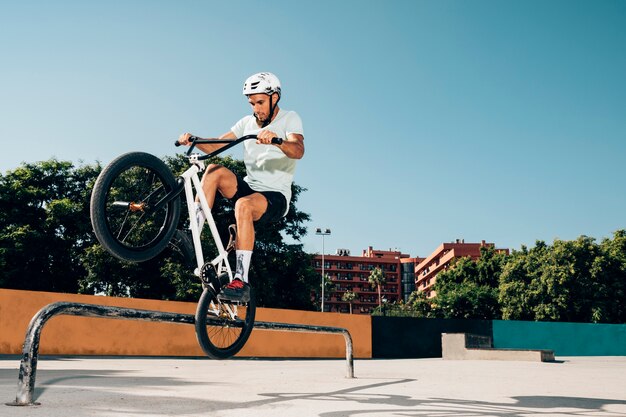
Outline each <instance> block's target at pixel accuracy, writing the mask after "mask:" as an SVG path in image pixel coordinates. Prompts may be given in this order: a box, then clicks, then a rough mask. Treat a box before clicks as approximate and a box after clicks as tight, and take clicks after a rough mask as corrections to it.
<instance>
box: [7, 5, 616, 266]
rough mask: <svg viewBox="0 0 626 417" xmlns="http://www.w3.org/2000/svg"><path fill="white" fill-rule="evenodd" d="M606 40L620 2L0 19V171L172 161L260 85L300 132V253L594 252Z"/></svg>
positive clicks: (18, 14)
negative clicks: (55, 163) (447, 247)
mask: <svg viewBox="0 0 626 417" xmlns="http://www.w3.org/2000/svg"><path fill="white" fill-rule="evenodd" d="M624 22H626V2H624V1H464V0H461V1H368V2H363V1H361V2H357V1H327V0H322V1H316V2H307V3H304V2H293V1H230V2H224V1H220V2H217V1H216V2H212V1H180V2H174V1H170V2H165V1H161V2H159V1H139V0H133V1H107V2H85V1H56V2H44V1H28V0H25V1H24V0H22V1H3V2H1V3H0V36H1V39H2V40H3V41H2V44H1V46H0V50H1V51H2V54H1V57H2V58H1V59H2V65H1V66H0V143H1V144H2V152H1V153H0V171H1V172H5V171H7V170H9V169H13V168H15V167H17V166H18V165H19V164H20V162H21V161H28V162H34V161H38V160H44V159H48V158H50V157H53V156H54V157H56V158H59V159H63V160H72V161H79V160H82V161H84V162H85V163H92V162H94V161H96V160H99V161H102V162H103V163H106V162H108V161H110V160H111V159H112V158H114V157H115V156H117V155H119V154H121V153H123V152H127V151H133V150H143V151H147V152H151V153H154V154H156V155H159V156H164V155H171V154H174V153H175V152H176V149H174V148H173V147H172V146H171V143H172V140H173V139H175V138H176V137H177V136H178V135H179V134H180V133H182V132H186V131H189V132H193V133H195V134H198V135H200V136H205V137H210V136H216V135H219V134H221V133H224V132H226V131H227V130H228V129H229V128H230V127H231V126H232V125H233V124H234V123H235V122H236V121H237V120H238V119H239V118H240V117H242V116H243V115H245V114H248V113H249V107H248V105H247V102H246V100H245V99H244V97H243V96H242V95H241V86H242V83H243V80H244V79H245V78H246V77H247V76H248V75H250V74H252V73H254V72H258V71H272V72H274V73H275V74H277V75H278V76H279V77H280V79H281V81H282V84H283V92H284V93H283V99H282V100H281V104H282V107H283V108H284V109H288V110H295V111H297V112H298V113H299V114H300V116H301V117H302V119H303V123H304V129H305V144H306V154H305V158H304V159H303V160H301V161H300V162H299V165H298V171H297V173H296V182H297V183H298V184H300V185H302V186H304V187H306V188H308V191H307V192H306V193H305V194H304V195H302V197H301V199H300V202H299V204H298V206H299V208H300V209H301V210H304V211H305V212H308V213H310V214H311V216H312V218H313V220H312V222H311V223H309V227H310V230H311V233H310V234H309V235H308V236H307V237H306V238H305V239H304V243H305V249H306V250H308V251H310V252H321V246H322V245H321V238H320V237H319V236H315V234H314V233H313V230H314V228H315V227H318V226H319V227H329V228H331V229H332V232H333V234H332V235H331V236H330V237H327V238H326V252H327V253H330V252H334V250H335V249H336V248H347V249H350V250H351V251H352V253H353V254H360V252H361V250H362V249H365V248H366V247H367V246H370V245H371V246H374V247H375V248H378V249H389V248H399V249H401V250H402V251H403V252H405V253H409V254H410V255H412V256H416V255H418V256H426V255H428V254H430V253H431V252H432V250H434V249H435V248H436V247H437V246H438V245H439V244H441V243H442V242H444V241H452V240H454V239H456V238H461V239H465V241H466V242H470V241H474V242H476V241H480V240H482V239H485V240H487V241H490V242H495V243H496V245H497V246H498V247H509V248H513V249H519V247H520V245H522V244H526V245H529V246H532V245H534V242H535V240H537V239H540V240H546V241H548V242H551V241H552V240H553V239H555V238H557V237H558V238H561V239H575V238H576V237H578V236H579V235H582V234H584V235H588V236H593V237H596V238H598V239H601V238H603V237H609V236H611V234H612V232H613V231H615V230H617V229H620V228H625V227H626V221H625V216H624V213H626V24H624ZM235 155H238V153H237V151H236V152H235ZM239 155H240V154H239Z"/></svg>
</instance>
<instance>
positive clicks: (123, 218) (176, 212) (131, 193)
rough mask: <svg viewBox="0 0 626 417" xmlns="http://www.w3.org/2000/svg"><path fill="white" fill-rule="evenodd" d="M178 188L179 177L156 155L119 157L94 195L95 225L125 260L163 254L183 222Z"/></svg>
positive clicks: (111, 249)
mask: <svg viewBox="0 0 626 417" xmlns="http://www.w3.org/2000/svg"><path fill="white" fill-rule="evenodd" d="M176 188H177V183H176V179H175V178H174V175H173V174H172V172H171V171H170V169H169V168H168V167H167V165H165V163H164V162H163V161H161V160H160V159H159V158H157V157H156V156H154V155H151V154H148V153H145V152H130V153H127V154H124V155H122V156H120V157H118V158H116V159H115V160H113V161H112V162H111V163H110V164H109V165H107V167H106V168H105V169H104V170H102V172H101V173H100V175H99V176H98V179H97V180H96V183H95V185H94V188H93V191H92V193H91V224H92V226H93V230H94V233H95V234H96V237H97V238H98V241H99V242H100V244H102V246H104V248H105V249H107V250H108V251H109V252H110V253H111V254H113V255H114V256H116V257H117V258H119V259H122V260H125V261H131V262H143V261H147V260H148V259H151V258H154V257H155V256H157V255H158V254H159V253H161V251H162V250H163V249H165V247H166V246H167V244H168V243H169V241H170V239H171V238H172V235H173V234H174V232H175V231H176V226H177V224H178V219H179V216H180V198H179V197H178V196H175V197H174V198H172V197H173V195H172V193H173V192H174V191H175V190H176Z"/></svg>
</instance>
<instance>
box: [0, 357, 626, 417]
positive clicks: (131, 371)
mask: <svg viewBox="0 0 626 417" xmlns="http://www.w3.org/2000/svg"><path fill="white" fill-rule="evenodd" d="M18 369H19V359H18V358H15V357H11V358H6V357H5V358H0V401H1V403H0V416H12V417H13V416H18V417H22V416H46V417H57V416H59V417H61V416H62V417H74V416H124V417H127V416H142V417H145V416H173V415H175V416H238V417H239V416H298V417H304V416H324V417H339V416H368V417H369V416H445V417H449V416H520V417H521V416H626V357H558V358H557V362H555V363H540V362H504V361H447V360H446V361H444V360H442V359H408V360H357V361H355V376H356V378H355V379H347V378H346V377H345V376H346V364H345V361H342V360H260V359H259V360H255V359H236V360H228V361H212V360H208V359H171V358H167V359H164V358H156V359H152V358H47V357H42V358H40V360H39V366H38V371H37V383H36V390H35V400H36V401H38V402H40V403H41V405H39V406H34V407H9V406H5V405H4V403H5V402H11V401H13V400H14V399H15V394H16V391H17V378H18Z"/></svg>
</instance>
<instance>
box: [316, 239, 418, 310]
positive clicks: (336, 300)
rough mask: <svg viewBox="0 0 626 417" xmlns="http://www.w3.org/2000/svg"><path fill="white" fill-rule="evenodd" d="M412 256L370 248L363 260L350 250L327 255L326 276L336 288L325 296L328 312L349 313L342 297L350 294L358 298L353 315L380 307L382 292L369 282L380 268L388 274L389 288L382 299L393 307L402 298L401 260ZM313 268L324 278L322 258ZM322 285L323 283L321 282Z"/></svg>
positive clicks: (387, 286) (347, 304) (354, 304)
mask: <svg viewBox="0 0 626 417" xmlns="http://www.w3.org/2000/svg"><path fill="white" fill-rule="evenodd" d="M408 257H409V255H406V254H403V253H401V252H399V251H392V250H388V251H382V250H375V249H372V247H371V246H370V247H369V248H368V249H366V250H364V251H363V253H362V255H361V256H350V254H349V252H348V251H346V250H341V249H340V250H338V251H337V254H335V255H326V254H325V255H324V263H325V265H324V273H325V274H326V275H328V276H329V277H330V279H331V281H332V283H333V288H331V289H330V290H329V291H327V292H326V293H325V297H324V311H328V312H339V313H348V312H349V311H350V305H349V303H348V302H346V301H342V300H341V297H342V296H343V294H345V293H346V292H347V291H352V292H354V293H355V294H356V299H355V300H354V301H353V302H352V313H354V314H369V313H371V311H372V310H373V309H374V308H375V307H377V306H378V292H377V290H376V289H375V288H372V287H371V285H370V283H369V282H368V277H369V275H370V272H371V271H372V270H374V269H375V268H376V267H380V268H381V269H382V271H383V273H384V274H385V281H386V282H385V284H383V286H382V288H381V296H382V297H383V298H385V299H386V300H387V302H389V303H392V302H396V301H400V300H401V299H402V298H401V297H402V288H401V287H402V285H401V272H402V268H401V261H400V260H401V259H403V258H408ZM313 267H314V268H315V270H316V271H317V272H318V273H319V274H320V277H321V274H322V255H316V256H315V257H314V259H313ZM320 282H321V279H320Z"/></svg>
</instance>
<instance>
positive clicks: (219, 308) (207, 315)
mask: <svg viewBox="0 0 626 417" xmlns="http://www.w3.org/2000/svg"><path fill="white" fill-rule="evenodd" d="M211 303H213V304H211ZM226 306H231V307H232V308H235V307H236V308H237V310H236V311H237V313H238V316H237V317H236V318H235V319H234V320H233V319H232V318H231V317H229V316H228V315H227V314H226V312H225V308H226ZM242 311H245V316H244V317H243V318H241V316H239V314H241V312H242ZM255 314H256V301H255V298H254V290H253V289H252V288H250V301H249V302H248V303H229V302H227V301H226V302H224V301H218V300H217V297H216V296H215V291H214V290H213V288H212V287H208V288H206V289H205V290H204V292H203V293H202V296H201V297H200V301H199V302H198V308H197V309H196V337H197V338H198V343H200V347H202V350H204V353H206V354H207V355H208V356H209V357H211V358H213V359H228V358H230V357H232V356H234V355H236V354H237V352H239V351H240V350H241V348H243V346H244V345H245V344H246V342H247V341H248V337H250V332H252V328H253V327H254V316H255Z"/></svg>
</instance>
